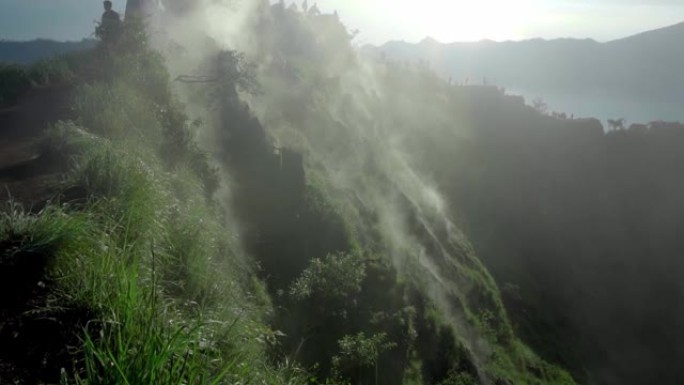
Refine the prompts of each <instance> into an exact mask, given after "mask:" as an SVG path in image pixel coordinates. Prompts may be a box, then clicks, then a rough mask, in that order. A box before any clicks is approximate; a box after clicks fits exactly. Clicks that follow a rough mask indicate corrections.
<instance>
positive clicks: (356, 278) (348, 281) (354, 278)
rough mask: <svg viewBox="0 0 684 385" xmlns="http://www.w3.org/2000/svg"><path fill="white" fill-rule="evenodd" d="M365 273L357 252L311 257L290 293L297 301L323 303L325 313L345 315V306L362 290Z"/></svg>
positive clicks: (350, 303) (349, 305)
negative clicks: (321, 257) (322, 257)
mask: <svg viewBox="0 0 684 385" xmlns="http://www.w3.org/2000/svg"><path fill="white" fill-rule="evenodd" d="M364 277H365V268H364V264H363V261H362V260H361V258H360V257H359V256H358V255H355V254H334V255H328V256H326V257H325V258H324V259H322V260H321V259H318V258H316V259H314V260H313V261H311V264H310V265H309V267H307V268H306V270H304V271H303V272H302V274H301V276H300V277H299V278H298V279H297V280H296V281H295V282H294V283H293V284H292V286H291V288H290V294H291V295H292V297H293V298H294V299H295V300H297V301H311V302H313V303H315V304H317V305H318V306H323V307H325V312H326V313H327V314H335V315H339V316H342V317H346V311H347V309H348V308H350V307H351V305H352V304H353V303H354V302H355V301H356V297H357V296H358V295H359V294H360V293H361V283H362V281H363V279H364Z"/></svg>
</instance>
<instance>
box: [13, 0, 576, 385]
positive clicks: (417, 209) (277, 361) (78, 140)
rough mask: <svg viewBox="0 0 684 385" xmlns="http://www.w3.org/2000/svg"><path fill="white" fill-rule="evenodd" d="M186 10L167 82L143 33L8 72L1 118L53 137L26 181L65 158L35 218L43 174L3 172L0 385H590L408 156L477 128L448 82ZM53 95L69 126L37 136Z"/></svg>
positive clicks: (334, 39)
mask: <svg viewBox="0 0 684 385" xmlns="http://www.w3.org/2000/svg"><path fill="white" fill-rule="evenodd" d="M173 4H174V3H173V2H169V4H168V8H167V9H168V11H167V13H166V14H164V15H163V17H162V18H160V20H159V22H160V23H161V24H160V25H161V26H179V25H183V26H184V28H175V29H174V28H170V29H169V34H168V35H166V36H165V35H161V34H158V35H156V37H159V36H162V38H166V37H168V38H169V39H170V40H165V41H164V40H163V39H159V40H158V41H156V43H155V44H159V46H160V47H164V51H162V53H163V54H164V55H165V57H166V60H167V63H168V64H169V68H170V70H171V73H172V75H171V76H170V75H169V73H168V72H167V70H166V68H165V63H164V60H163V59H162V56H160V55H159V54H157V53H156V52H154V51H153V50H151V49H150V48H149V46H148V42H149V40H148V38H147V36H146V34H145V33H144V29H142V28H141V27H140V25H139V24H138V22H136V21H133V20H131V21H127V23H126V24H125V26H124V30H123V31H122V32H121V35H119V36H117V37H116V38H112V39H111V40H109V38H107V40H105V41H104V42H102V43H101V44H100V45H99V46H98V47H97V48H96V49H95V50H91V51H84V52H81V53H78V54H74V55H70V56H67V57H64V58H61V59H54V60H51V61H46V62H44V63H41V64H39V65H37V67H33V68H29V69H26V68H21V67H16V66H8V67H3V70H4V72H3V73H2V80H3V83H2V84H3V86H4V88H2V91H3V95H7V97H6V98H5V99H4V102H5V103H7V104H8V105H10V107H8V110H7V112H6V113H7V114H8V115H4V113H5V111H3V115H0V116H2V117H3V119H5V120H4V121H5V122H10V121H13V122H24V124H26V126H32V127H31V130H32V132H35V133H36V134H37V135H40V134H41V133H42V134H43V137H42V139H41V140H40V143H41V145H40V146H38V147H36V150H35V151H37V153H38V156H37V158H35V159H32V158H33V157H29V159H20V160H19V165H26V164H28V163H30V162H32V161H33V160H36V159H41V158H42V157H46V156H47V155H48V153H51V154H56V155H55V156H56V158H55V160H54V163H55V164H58V165H60V167H59V168H58V169H57V170H55V171H54V172H56V173H58V175H60V176H61V178H58V180H57V182H56V183H55V184H54V185H50V186H49V188H50V189H51V191H52V198H51V199H49V200H48V201H43V202H42V207H41V209H36V210H34V211H31V210H30V207H27V208H22V207H23V206H22V205H27V206H28V205H29V204H30V203H31V199H33V198H35V197H34V196H26V195H23V194H21V193H15V192H18V191H21V188H22V186H25V185H24V184H23V183H26V182H27V181H28V180H30V179H31V178H32V177H34V176H35V173H37V172H40V169H39V168H31V167H28V168H23V169H21V168H20V169H16V166H17V163H16V162H8V163H7V164H2V165H1V166H3V170H2V171H3V174H2V175H3V178H6V177H8V176H7V175H8V172H9V171H10V170H13V174H12V176H11V178H13V179H12V180H13V182H12V184H10V183H7V180H6V179H3V180H2V181H3V184H5V186H7V187H8V188H10V189H11V190H10V191H9V192H10V194H11V195H12V196H13V197H14V198H13V199H14V200H13V201H10V203H9V204H8V205H7V207H6V208H5V209H4V210H3V211H2V214H1V215H0V248H1V250H2V254H1V257H0V274H2V277H0V278H2V279H0V282H2V284H3V285H4V286H3V289H4V292H10V291H12V292H13V293H14V295H13V296H8V297H3V298H6V299H7V300H3V301H2V302H0V312H1V314H2V317H1V318H0V320H2V321H0V322H1V323H0V326H1V327H0V342H2V343H0V346H2V349H0V381H1V382H35V383H39V382H43V383H57V382H61V383H76V384H86V383H87V384H155V385H156V384H185V383H193V384H220V383H226V384H228V383H236V382H239V383H255V384H281V383H290V384H303V383H326V384H348V383H356V384H396V383H407V384H573V383H574V381H573V380H572V378H571V377H570V375H568V374H567V373H566V372H565V371H564V370H562V369H561V368H560V367H558V366H555V365H553V364H550V363H548V362H547V361H544V360H543V359H541V358H539V357H538V356H537V355H536V354H535V353H534V352H533V351H532V350H531V349H529V348H528V347H527V346H526V345H525V344H524V343H523V342H521V341H520V340H519V339H518V338H517V337H516V334H515V331H514V329H513V326H512V324H511V322H510V319H509V316H508V313H507V311H506V310H505V308H504V306H503V303H502V300H501V294H500V292H499V289H498V287H497V285H496V283H495V282H494V280H493V279H492V277H491V276H490V275H489V273H488V271H487V269H486V268H485V267H484V266H483V264H482V263H481V262H480V260H479V259H478V257H477V255H476V254H475V252H474V251H473V249H472V247H471V246H470V244H469V242H468V241H467V239H466V238H465V236H464V234H463V233H462V232H461V231H459V230H458V228H457V227H456V226H455V224H454V223H453V222H452V220H451V219H450V215H448V211H447V206H446V203H445V201H444V199H443V198H442V197H441V195H440V193H439V190H438V188H437V186H436V184H434V183H433V182H431V180H430V177H429V176H428V175H427V174H422V173H421V172H420V171H419V170H420V169H419V168H418V167H419V164H420V163H419V159H415V158H414V157H413V156H412V155H410V154H409V153H407V152H406V150H408V149H410V148H411V146H410V144H411V143H410V142H407V141H406V140H407V139H408V138H409V137H411V135H412V133H416V132H420V131H421V130H423V131H424V132H425V133H426V134H427V135H428V136H429V135H432V134H434V133H438V132H441V130H444V129H451V128H453V126H452V124H451V122H452V121H453V120H454V119H455V117H458V116H464V115H462V114H464V113H465V110H460V109H453V108H450V103H449V100H448V98H447V95H448V90H449V87H448V86H447V85H446V84H445V83H443V82H442V81H440V80H439V79H438V78H436V77H435V76H434V75H433V74H431V73H429V72H426V71H424V70H422V69H415V68H404V67H400V66H391V65H385V64H380V65H376V64H372V63H367V62H364V61H362V60H360V59H359V58H358V57H357V56H356V54H355V52H354V50H353V49H352V47H351V43H350V39H351V38H350V36H349V34H348V33H347V31H346V29H345V28H344V26H343V25H342V24H341V23H340V21H339V20H338V19H337V18H336V17H335V16H333V15H320V14H318V13H315V12H309V13H301V12H298V11H296V10H295V9H292V8H291V9H285V8H284V7H283V6H282V5H278V4H276V5H270V4H268V2H265V1H264V2H259V3H256V4H249V5H247V6H246V7H245V8H240V11H239V12H243V13H244V14H242V16H243V17H244V18H243V24H241V28H240V29H238V30H233V27H234V25H229V26H228V27H227V28H229V30H230V31H232V32H233V33H237V34H239V36H241V38H240V39H236V40H232V41H231V40H230V37H231V36H234V35H231V34H230V33H227V32H230V31H225V30H222V29H219V31H217V30H213V29H212V28H208V27H207V26H208V25H210V24H208V23H206V22H204V21H205V20H204V19H203V18H204V17H207V15H212V14H214V13H213V12H212V11H215V12H219V11H220V12H228V14H231V12H235V9H234V8H231V7H228V8H224V7H223V6H221V5H220V4H219V3H217V2H211V3H207V4H201V3H199V2H198V3H196V4H194V5H193V4H187V3H184V4H185V5H184V6H182V7H174V6H173ZM202 6H205V7H208V8H201V7H202ZM212 7H214V8H212ZM176 18H177V19H176ZM217 32H222V33H218V34H216V33H217ZM103 36H105V37H106V36H111V35H106V34H105V35H103ZM224 39H227V40H224ZM198 41H200V42H203V43H202V44H197V42H198ZM231 42H232V43H233V44H230V43H231ZM193 43H194V44H193ZM169 47H171V48H169ZM241 51H242V52H244V53H241ZM48 64H49V65H48ZM35 74H41V75H43V76H38V77H36V76H35ZM57 74H58V75H59V76H56V75H57ZM37 79H38V80H42V81H44V84H43V83H38V80H37ZM53 79H59V80H53ZM170 79H175V80H176V81H175V82H174V83H173V84H172V83H171V82H170ZM53 82H56V83H60V82H65V84H66V85H65V87H66V88H65V89H68V90H70V91H69V92H64V93H61V94H59V97H55V98H52V97H50V96H49V91H44V90H40V89H39V88H37V87H38V85H39V84H43V86H45V87H53V86H55V84H54V83H53ZM172 87H173V89H172ZM172 90H173V91H172ZM41 96H44V97H45V98H46V100H47V101H48V103H47V104H46V105H45V106H44V108H51V107H53V106H55V108H56V104H55V102H56V101H57V100H59V101H60V102H61V103H65V105H66V108H64V109H62V108H61V107H60V108H59V109H58V112H60V113H55V114H46V115H45V116H44V117H43V119H44V120H40V119H37V120H33V121H32V120H30V119H28V117H26V116H24V117H22V116H23V115H22V114H24V113H25V112H26V111H28V110H29V109H27V108H28V107H27V106H28V105H31V104H30V103H28V104H23V103H24V102H22V100H24V99H22V98H30V100H34V99H33V98H35V100H38V99H39V98H40V97H41ZM474 96H477V95H474ZM49 101H52V102H49ZM181 101H184V104H182V103H181ZM17 102H18V103H20V104H19V106H16V103H17ZM464 103H466V102H465V101H464ZM37 105H42V104H40V103H39V104H37ZM465 105H467V104H464V106H465ZM47 106H50V107H47ZM34 107H35V105H34ZM34 107H31V108H34ZM61 112H66V114H65V115H63V114H62V113H61ZM425 116H432V118H431V120H429V121H427V122H426V121H425V120H424V119H422V118H421V117H425ZM22 119H27V120H23V121H22ZM56 119H65V120H64V121H58V120H56ZM27 122H32V123H30V124H29V123H27ZM6 124H8V123H6ZM17 129H18V126H17ZM461 134H463V135H467V132H466V131H461ZM195 137H198V138H199V139H200V140H201V143H204V145H205V147H206V148H207V149H208V150H209V152H205V151H203V150H202V149H201V148H200V146H198V144H197V142H196V141H195ZM23 138H27V137H23ZM27 140H28V139H27ZM26 162H28V163H26ZM10 163H11V164H10Z"/></svg>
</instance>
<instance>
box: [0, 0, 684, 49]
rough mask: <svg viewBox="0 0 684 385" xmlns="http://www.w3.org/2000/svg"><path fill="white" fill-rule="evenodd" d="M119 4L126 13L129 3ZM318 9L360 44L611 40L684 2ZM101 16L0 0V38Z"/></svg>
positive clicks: (54, 30)
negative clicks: (333, 16)
mask: <svg viewBox="0 0 684 385" xmlns="http://www.w3.org/2000/svg"><path fill="white" fill-rule="evenodd" d="M234 1H249V0H234ZM300 1H303V0H300ZM300 1H298V3H300V4H301V2H300ZM315 1H316V0H309V4H310V5H311V4H313V3H314V2H315ZM113 2H114V8H115V9H116V10H118V11H120V12H122V13H123V10H124V8H125V0H113ZM318 7H319V8H320V9H321V10H322V11H324V12H332V11H334V10H337V11H338V13H339V14H340V17H341V18H342V20H343V22H344V23H345V24H346V25H347V26H348V27H349V28H350V29H352V30H354V29H357V30H359V34H358V37H357V39H356V42H357V43H358V44H367V43H369V44H382V43H384V42H386V41H389V40H405V41H409V42H418V41H420V40H422V39H424V38H425V37H428V36H429V37H432V38H434V39H436V40H438V41H441V42H453V41H476V40H482V39H491V40H497V41H502V40H519V39H527V38H537V37H541V38H547V39H551V38H558V37H575V38H593V39H596V40H599V41H607V40H611V39H617V38H621V37H625V36H629V35H632V34H635V33H639V32H642V31H646V30H650V29H655V28H660V27H664V26H668V25H671V24H676V23H679V22H682V21H684V0H420V1H417V0H318ZM101 13H102V3H101V1H99V0H0V40H30V39H35V38H50V39H54V40H80V39H82V38H85V37H89V36H91V35H92V31H93V30H94V27H95V21H96V20H97V19H98V18H99V17H100V15H101Z"/></svg>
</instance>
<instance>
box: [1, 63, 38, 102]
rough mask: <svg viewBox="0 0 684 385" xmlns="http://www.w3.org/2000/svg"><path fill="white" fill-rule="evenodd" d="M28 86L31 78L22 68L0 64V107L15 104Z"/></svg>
mask: <svg viewBox="0 0 684 385" xmlns="http://www.w3.org/2000/svg"><path fill="white" fill-rule="evenodd" d="M30 85H31V78H30V76H29V74H28V73H27V71H26V69H25V68H24V67H22V66H19V65H15V64H8V63H2V62H0V107H1V106H7V105H11V104H13V103H15V102H16V101H17V99H18V98H19V96H20V95H21V93H22V92H23V91H25V90H26V89H27V88H28V87H30Z"/></svg>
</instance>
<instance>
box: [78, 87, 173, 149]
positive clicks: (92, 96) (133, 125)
mask: <svg viewBox="0 0 684 385" xmlns="http://www.w3.org/2000/svg"><path fill="white" fill-rule="evenodd" d="M74 109H75V113H76V114H77V116H78V117H79V120H78V123H79V124H80V125H81V126H83V127H86V128H87V129H88V130H90V131H91V132H93V133H94V134H97V135H100V136H103V137H106V138H117V139H123V138H126V137H128V138H135V139H138V140H140V139H142V138H150V139H156V140H157V141H158V138H159V136H160V134H161V127H160V123H159V121H158V120H157V117H156V116H155V114H154V111H155V105H154V104H153V103H152V102H151V101H150V100H149V99H147V98H145V97H144V96H143V95H142V94H140V93H139V92H138V91H137V89H136V88H134V87H132V86H129V85H128V84H127V83H124V82H116V83H113V84H112V83H97V84H93V85H88V84H86V85H83V86H81V87H80V88H79V90H78V91H77V93H76V97H75V101H74Z"/></svg>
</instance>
